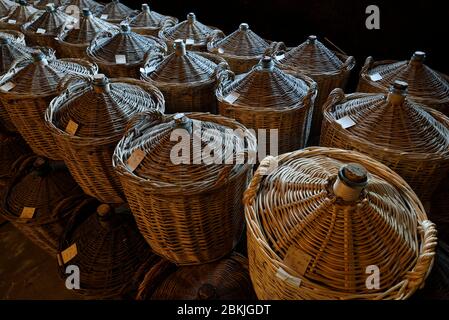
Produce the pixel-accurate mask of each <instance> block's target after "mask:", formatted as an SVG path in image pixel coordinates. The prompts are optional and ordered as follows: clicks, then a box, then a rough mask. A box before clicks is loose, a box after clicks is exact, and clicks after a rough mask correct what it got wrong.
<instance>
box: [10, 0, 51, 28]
mask: <svg viewBox="0 0 449 320" xmlns="http://www.w3.org/2000/svg"><path fill="white" fill-rule="evenodd" d="M38 12H39V13H41V12H42V11H40V10H38V9H36V8H34V7H33V6H32V5H30V4H28V3H27V2H26V1H25V0H23V1H20V2H19V5H18V6H16V7H15V9H13V10H12V11H11V12H10V13H9V14H8V15H7V16H6V17H5V18H3V19H2V21H4V22H8V21H9V20H14V21H15V24H17V25H22V24H24V23H25V22H27V21H28V20H30V17H31V16H32V15H33V14H36V13H38Z"/></svg>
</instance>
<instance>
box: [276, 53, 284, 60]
mask: <svg viewBox="0 0 449 320" xmlns="http://www.w3.org/2000/svg"><path fill="white" fill-rule="evenodd" d="M284 58H285V54H280V55H278V56H276V60H277V61H281V60H282V59H284Z"/></svg>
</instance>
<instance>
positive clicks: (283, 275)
mask: <svg viewBox="0 0 449 320" xmlns="http://www.w3.org/2000/svg"><path fill="white" fill-rule="evenodd" d="M276 277H278V278H279V279H281V280H282V281H285V282H288V283H290V284H291V285H293V286H295V287H299V286H300V285H301V279H299V278H298V277H294V276H292V275H291V274H289V273H288V272H287V271H285V270H284V269H282V268H281V267H279V268H278V270H277V272H276Z"/></svg>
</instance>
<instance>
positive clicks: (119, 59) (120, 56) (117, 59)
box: [115, 54, 126, 64]
mask: <svg viewBox="0 0 449 320" xmlns="http://www.w3.org/2000/svg"><path fill="white" fill-rule="evenodd" d="M115 62H116V63H117V64H126V56H125V55H123V54H117V55H116V56H115Z"/></svg>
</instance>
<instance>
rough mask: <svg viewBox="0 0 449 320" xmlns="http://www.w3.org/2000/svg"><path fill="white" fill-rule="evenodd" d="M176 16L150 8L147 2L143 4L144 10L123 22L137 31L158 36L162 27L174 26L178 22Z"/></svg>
mask: <svg viewBox="0 0 449 320" xmlns="http://www.w3.org/2000/svg"><path fill="white" fill-rule="evenodd" d="M178 22H179V21H178V19H177V18H175V17H170V16H164V15H162V14H160V13H157V12H156V11H152V10H150V6H149V5H148V4H147V3H144V4H142V11H141V12H140V13H139V14H138V15H136V16H135V17H132V18H129V19H126V20H125V21H123V23H127V24H129V25H130V27H131V28H132V30H133V31H134V32H136V33H139V34H143V35H149V36H154V37H157V36H158V35H159V31H160V30H161V29H162V27H164V26H165V27H172V26H174V25H176V24H177V23H178Z"/></svg>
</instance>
